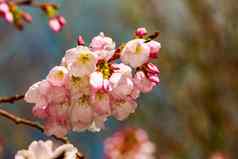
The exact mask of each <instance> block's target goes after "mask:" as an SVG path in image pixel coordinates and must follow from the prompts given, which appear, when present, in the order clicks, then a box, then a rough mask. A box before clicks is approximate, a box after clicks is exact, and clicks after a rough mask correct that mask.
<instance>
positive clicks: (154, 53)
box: [147, 40, 161, 59]
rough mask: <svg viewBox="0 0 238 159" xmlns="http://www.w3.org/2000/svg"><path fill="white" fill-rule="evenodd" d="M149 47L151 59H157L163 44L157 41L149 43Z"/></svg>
mask: <svg viewBox="0 0 238 159" xmlns="http://www.w3.org/2000/svg"><path fill="white" fill-rule="evenodd" d="M147 45H148V46H149V48H150V58H151V59H155V58H157V57H158V54H159V51H160V48H161V44H160V43H159V42H157V41H154V40H152V41H150V42H148V43H147Z"/></svg>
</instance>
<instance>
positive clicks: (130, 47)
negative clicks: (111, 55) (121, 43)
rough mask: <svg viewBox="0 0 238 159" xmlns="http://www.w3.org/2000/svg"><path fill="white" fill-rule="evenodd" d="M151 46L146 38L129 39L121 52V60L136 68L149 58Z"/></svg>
mask: <svg viewBox="0 0 238 159" xmlns="http://www.w3.org/2000/svg"><path fill="white" fill-rule="evenodd" d="M149 55H150V48H149V46H148V45H147V44H146V43H145V40H144V39H134V40H131V41H129V42H128V43H127V44H126V46H125V47H124V48H123V50H122V52H121V60H122V62H124V63H125V64H129V65H131V66H132V67H134V68H136V67H139V66H141V65H143V64H144V63H146V62H147V61H148V60H149Z"/></svg>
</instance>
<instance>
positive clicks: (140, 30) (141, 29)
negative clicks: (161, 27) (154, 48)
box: [135, 27, 148, 38]
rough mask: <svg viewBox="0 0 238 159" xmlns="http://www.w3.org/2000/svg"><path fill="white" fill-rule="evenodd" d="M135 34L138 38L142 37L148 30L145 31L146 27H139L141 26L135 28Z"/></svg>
mask: <svg viewBox="0 0 238 159" xmlns="http://www.w3.org/2000/svg"><path fill="white" fill-rule="evenodd" d="M135 34H136V36H138V37H139V38H143V37H144V36H145V35H146V34H148V32H147V30H146V28H144V27H141V28H137V30H136V32H135Z"/></svg>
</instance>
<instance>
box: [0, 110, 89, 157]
mask: <svg viewBox="0 0 238 159" xmlns="http://www.w3.org/2000/svg"><path fill="white" fill-rule="evenodd" d="M0 116H2V117H5V118H6V119H9V120H10V121H12V122H14V123H15V124H16V125H26V126H29V127H32V128H35V129H38V130H40V131H41V132H44V127H43V126H42V125H41V124H39V123H37V122H33V121H31V120H27V119H24V118H21V117H18V116H16V115H14V114H12V113H10V112H8V111H6V110H3V109H0ZM52 137H53V138H55V139H56V140H59V141H61V142H63V143H65V144H67V143H70V141H69V140H68V138H66V137H57V136H55V135H52ZM77 158H78V159H85V158H84V156H83V155H82V154H81V153H79V152H78V153H77Z"/></svg>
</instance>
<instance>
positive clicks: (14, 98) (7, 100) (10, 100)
mask: <svg viewBox="0 0 238 159" xmlns="http://www.w3.org/2000/svg"><path fill="white" fill-rule="evenodd" d="M24 96H25V95H15V96H11V97H0V104H2V103H11V104H13V103H15V102H16V101H18V100H22V99H23V98H24Z"/></svg>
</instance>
